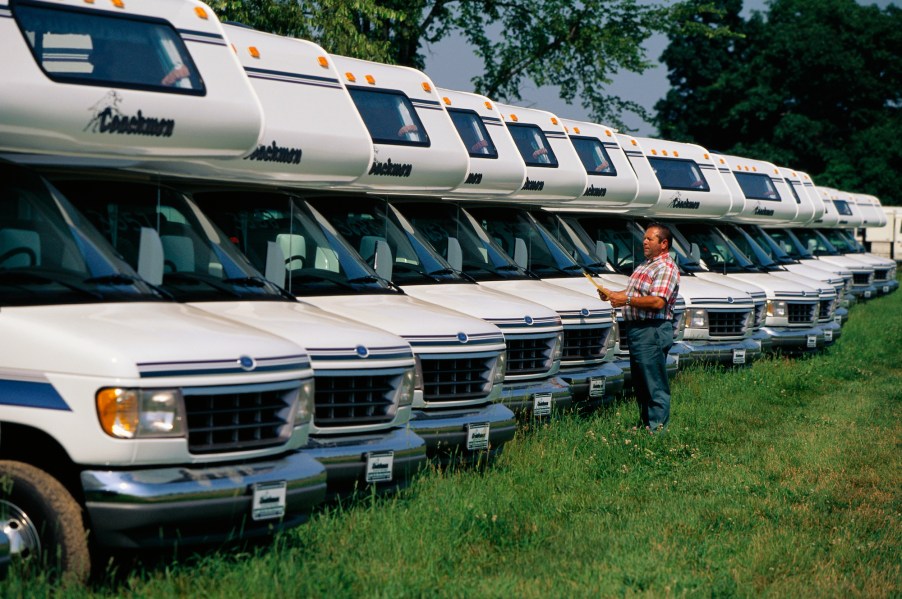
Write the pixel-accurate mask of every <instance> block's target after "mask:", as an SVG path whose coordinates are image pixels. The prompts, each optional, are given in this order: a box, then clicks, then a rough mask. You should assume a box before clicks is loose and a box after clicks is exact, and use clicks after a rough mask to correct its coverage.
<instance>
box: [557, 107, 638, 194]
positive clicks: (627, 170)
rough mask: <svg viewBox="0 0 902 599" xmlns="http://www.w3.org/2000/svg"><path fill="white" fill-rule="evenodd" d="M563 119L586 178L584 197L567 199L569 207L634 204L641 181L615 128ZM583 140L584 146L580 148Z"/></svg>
mask: <svg viewBox="0 0 902 599" xmlns="http://www.w3.org/2000/svg"><path fill="white" fill-rule="evenodd" d="M561 122H562V123H563V124H564V128H565V129H566V130H567V132H568V133H569V136H570V141H571V142H572V143H573V144H574V147H575V148H576V149H577V154H578V155H579V156H580V159H581V161H582V162H583V166H584V169H585V171H586V178H587V184H586V190H585V191H584V192H583V194H582V196H580V197H579V198H577V199H575V200H573V201H571V202H567V206H572V207H582V206H584V207H587V208H592V209H594V208H605V207H608V206H617V207H622V206H627V205H629V204H631V203H633V202H634V201H635V199H636V196H637V194H638V193H639V180H638V179H637V178H636V173H635V172H634V171H633V167H632V166H631V165H630V161H629V159H628V158H627V157H626V153H625V152H624V151H623V148H622V147H621V146H620V144H619V143H618V142H617V133H616V131H615V130H614V129H613V128H611V127H607V126H605V125H597V124H595V123H587V122H583V121H573V120H570V119H561ZM580 143H581V144H582V145H581V146H580V147H577V144H580ZM587 162H588V164H587ZM590 167H591V168H590Z"/></svg>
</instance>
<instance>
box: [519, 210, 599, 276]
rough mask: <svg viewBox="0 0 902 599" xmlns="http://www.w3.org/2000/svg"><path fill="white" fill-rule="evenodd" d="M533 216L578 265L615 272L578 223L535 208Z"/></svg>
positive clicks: (597, 270)
mask: <svg viewBox="0 0 902 599" xmlns="http://www.w3.org/2000/svg"><path fill="white" fill-rule="evenodd" d="M532 215H533V217H534V218H535V219H536V220H538V221H539V222H540V223H542V226H544V227H545V230H547V231H548V232H549V233H551V234H552V235H554V237H555V239H557V241H558V243H560V244H561V247H563V248H564V249H565V250H567V252H568V253H569V254H570V257H571V258H573V259H574V260H575V261H576V262H577V263H578V264H579V265H580V266H582V267H583V268H585V269H586V270H590V271H592V272H593V273H595V274H601V273H614V272H617V271H616V270H615V269H614V267H613V266H611V265H610V264H609V263H608V262H607V261H603V260H602V259H601V257H600V256H599V255H598V253H597V252H596V250H595V246H596V243H597V242H595V241H592V240H591V239H590V238H589V236H588V235H587V234H586V232H585V231H584V230H583V228H582V227H581V226H579V223H568V222H565V221H564V220H563V219H562V218H561V217H560V216H558V215H556V214H551V213H550V212H544V211H542V210H536V211H535V212H533V213H532Z"/></svg>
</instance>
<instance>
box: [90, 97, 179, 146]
mask: <svg viewBox="0 0 902 599" xmlns="http://www.w3.org/2000/svg"><path fill="white" fill-rule="evenodd" d="M121 103H122V98H121V96H119V94H117V93H116V92H115V91H110V92H108V93H107V95H106V96H104V97H103V98H102V99H101V100H100V101H99V102H97V103H96V104H94V106H92V107H91V108H90V109H89V110H91V112H93V113H94V116H93V117H91V120H90V121H88V124H87V125H85V128H84V129H83V131H91V132H93V133H110V134H119V135H149V136H151V137H172V132H173V130H174V129H175V119H161V118H157V117H149V116H144V113H143V112H141V111H140V110H138V112H137V113H136V114H134V115H128V114H124V113H123V112H122V111H121V110H120V109H119V104H121Z"/></svg>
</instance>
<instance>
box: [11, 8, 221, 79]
mask: <svg viewBox="0 0 902 599" xmlns="http://www.w3.org/2000/svg"><path fill="white" fill-rule="evenodd" d="M13 12H14V14H15V17H16V21H17V22H18V24H19V28H20V29H21V30H22V33H23V34H24V36H25V39H26V40H28V44H29V47H30V48H31V53H32V55H33V56H34V59H35V60H36V61H37V63H38V65H40V67H41V69H42V70H43V71H44V73H46V74H47V76H48V77H50V78H51V79H53V80H54V81H60V82H65V83H79V84H86V85H97V86H105V87H106V86H112V87H119V88H126V89H143V90H150V91H165V92H176V93H183V94H193V95H202V94H203V93H204V84H203V81H202V79H201V77H200V73H199V72H198V70H197V67H195V65H194V62H193V61H192V60H191V55H190V54H188V50H187V48H185V44H184V42H183V41H182V38H181V37H179V34H178V33H177V32H176V31H175V29H173V27H172V25H170V24H169V23H167V22H165V21H162V20H157V19H141V18H137V17H134V16H127V17H126V16H119V15H110V14H109V13H106V12H104V13H100V12H99V11H96V10H78V9H66V8H62V7H58V6H54V7H53V8H47V7H45V6H38V5H32V4H29V3H23V2H17V3H16V4H15V5H14V10H13Z"/></svg>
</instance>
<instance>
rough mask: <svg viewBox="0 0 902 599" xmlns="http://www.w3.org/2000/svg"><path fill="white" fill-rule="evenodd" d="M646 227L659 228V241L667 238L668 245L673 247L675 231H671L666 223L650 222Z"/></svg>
mask: <svg viewBox="0 0 902 599" xmlns="http://www.w3.org/2000/svg"><path fill="white" fill-rule="evenodd" d="M645 228H646V229H657V230H658V241H664V240H665V239H666V240H667V247H669V248H672V247H673V233H671V232H670V227H668V226H667V225H665V224H664V223H649V224H648V226H647V227H645Z"/></svg>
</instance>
